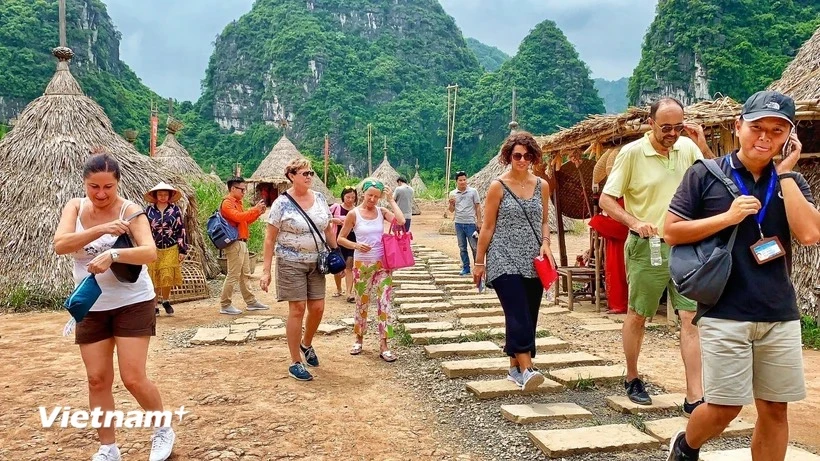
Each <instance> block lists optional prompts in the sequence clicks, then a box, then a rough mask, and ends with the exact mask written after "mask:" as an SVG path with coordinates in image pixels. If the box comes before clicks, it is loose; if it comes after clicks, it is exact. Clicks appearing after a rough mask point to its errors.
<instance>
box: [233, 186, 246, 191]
mask: <svg viewBox="0 0 820 461" xmlns="http://www.w3.org/2000/svg"><path fill="white" fill-rule="evenodd" d="M233 187H234V189H239V190H241V191H242V192H245V191H246V190H248V188H247V187H239V186H233Z"/></svg>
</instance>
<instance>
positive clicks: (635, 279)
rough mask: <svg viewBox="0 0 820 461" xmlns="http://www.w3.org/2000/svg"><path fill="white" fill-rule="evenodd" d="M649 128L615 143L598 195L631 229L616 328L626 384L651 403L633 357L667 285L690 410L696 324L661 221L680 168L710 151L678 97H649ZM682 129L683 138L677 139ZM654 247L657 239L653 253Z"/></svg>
mask: <svg viewBox="0 0 820 461" xmlns="http://www.w3.org/2000/svg"><path fill="white" fill-rule="evenodd" d="M649 126H650V127H651V129H650V131H648V132H647V133H646V135H645V136H644V137H643V138H641V139H638V140H637V141H634V142H631V143H629V144H627V145H626V146H624V147H623V149H621V152H620V153H619V154H618V156H617V157H616V159H615V165H614V166H613V168H612V172H611V173H610V175H609V177H608V178H607V180H606V185H605V186H604V190H603V194H602V195H601V199H600V204H601V208H603V210H604V211H606V212H607V214H609V216H611V217H612V218H614V219H616V220H617V221H619V222H621V223H622V224H624V225H625V226H628V227H629V230H630V231H629V233H630V235H629V238H628V239H627V241H626V245H625V248H624V253H625V257H626V273H627V282H628V284H629V311H628V313H627V316H626V320H625V321H624V327H623V333H622V336H623V345H624V355H625V356H626V381H625V382H624V387H625V388H626V393H627V396H628V397H629V399H630V400H631V401H633V402H635V403H637V404H639V405H651V404H652V399H651V398H650V397H649V394H648V393H647V392H646V388H645V386H644V382H643V380H641V378H640V377H639V375H638V355H639V354H640V351H641V344H642V343H643V338H644V331H645V325H646V319H647V318H650V319H651V318H652V317H653V316H654V315H655V313H656V312H657V311H658V304H659V303H660V299H661V297H662V296H663V291H664V289H666V290H668V296H667V299H668V301H667V302H671V304H672V306H673V307H674V308H675V310H676V311H677V312H678V313H679V315H680V319H681V337H680V347H681V356H682V357H683V366H684V369H685V371H686V398H685V399H684V401H683V412H684V415H686V416H688V415H689V414H691V412H692V411H694V409H695V407H696V406H697V405H699V404H700V403H702V401H703V400H702V397H703V385H702V383H701V364H700V344H699V338H698V329H697V327H696V326H694V325H692V323H691V322H692V318H693V317H694V315H695V312H696V310H697V306H696V304H695V302H694V301H692V300H689V299H687V298H685V297H683V296H681V295H680V294H679V293H678V292H677V290H675V287H674V284H673V283H672V281H671V278H670V276H669V260H668V258H669V246H668V245H666V243H664V242H663V240H662V238H663V222H664V219H665V218H666V212H667V210H668V209H669V203H670V202H671V201H672V197H673V196H674V195H675V192H676V191H677V189H678V185H679V184H680V182H681V180H683V175H684V173H686V170H687V169H689V167H690V166H692V165H693V164H694V163H695V160H697V159H700V158H703V156H704V155H706V156H707V157H710V158H711V157H713V155H712V151H711V150H710V149H709V146H708V145H707V144H706V137H705V136H704V135H703V128H701V127H700V126H699V125H695V124H684V122H683V104H681V103H680V101H678V100H676V99H672V98H664V99H660V100H658V101H656V102H655V103H653V104H652V105H651V106H650V109H649ZM684 131H686V132H687V134H688V135H689V138H686V137H681V134H683V132H684ZM690 138H691V139H690ZM693 139H694V141H693ZM620 197H623V198H624V205H625V208H621V207H620V206H618V203H617V202H616V200H617V199H618V198H620ZM658 239H660V243H659V244H658ZM652 245H656V251H655V254H654V255H653V251H652V248H651V246H652Z"/></svg>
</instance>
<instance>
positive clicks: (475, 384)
mask: <svg viewBox="0 0 820 461" xmlns="http://www.w3.org/2000/svg"><path fill="white" fill-rule="evenodd" d="M508 364H509V362H508ZM465 388H466V389H467V391H468V392H471V393H472V394H473V395H475V396H476V398H477V399H479V400H486V399H494V398H497V397H505V396H508V395H532V394H554V393H557V392H561V391H563V390H564V386H563V385H561V384H559V383H556V382H555V381H553V380H551V379H545V380H544V382H543V383H542V384H541V385H540V386H538V387H537V388H536V389H534V390H532V391H524V390H522V389H521V388H520V387H519V386H518V384H515V383H514V382H512V381H510V380H508V379H506V378H504V379H493V380H486V381H470V382H469V383H467V384H466V385H465Z"/></svg>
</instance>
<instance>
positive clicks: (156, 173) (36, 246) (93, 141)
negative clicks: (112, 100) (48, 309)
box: [0, 47, 207, 305]
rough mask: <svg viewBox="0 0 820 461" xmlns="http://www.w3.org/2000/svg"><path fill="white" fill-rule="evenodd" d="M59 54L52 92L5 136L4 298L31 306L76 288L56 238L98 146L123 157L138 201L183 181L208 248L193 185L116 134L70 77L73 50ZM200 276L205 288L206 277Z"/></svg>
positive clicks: (0, 177)
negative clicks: (63, 214) (152, 190)
mask: <svg viewBox="0 0 820 461" xmlns="http://www.w3.org/2000/svg"><path fill="white" fill-rule="evenodd" d="M53 54H54V56H56V57H57V58H58V59H59V62H58V64H57V71H56V73H55V75H54V77H53V78H52V79H51V82H50V83H49V84H48V86H47V87H46V90H45V93H44V94H43V96H41V97H39V98H37V99H35V100H34V101H32V102H31V103H30V104H29V105H28V106H26V108H25V109H24V110H23V112H22V113H21V114H20V116H19V119H18V121H17V124H16V125H15V127H14V129H12V130H11V131H10V132H9V133H8V134H7V135H6V136H5V137H4V138H3V139H2V141H0V203H3V204H4V206H6V207H7V208H8V210H7V211H6V212H4V213H0V247H2V248H3V251H2V252H0V299H2V300H6V301H7V300H8V299H9V297H10V295H13V294H15V293H16V294H18V295H19V294H24V295H25V296H26V298H27V301H26V302H27V303H29V304H51V305H53V304H54V302H55V301H56V300H58V299H60V298H62V297H64V296H65V295H67V294H68V292H69V291H70V290H71V289H72V288H73V285H74V283H73V277H72V262H71V258H70V257H68V256H57V255H56V254H55V253H54V250H53V248H52V239H53V236H54V232H55V229H56V228H57V223H58V222H59V219H60V209H61V208H62V207H63V206H64V205H65V203H66V202H68V201H69V199H71V198H75V197H82V196H83V195H84V190H83V184H82V180H81V177H82V170H83V166H84V164H85V161H86V159H87V158H88V156H89V155H90V151H91V149H92V148H94V147H96V146H102V147H104V148H105V149H106V150H107V151H108V152H110V153H111V154H112V155H114V157H116V158H117V160H118V161H119V162H120V166H121V169H122V180H121V182H120V188H119V193H120V195H122V196H123V197H125V198H127V199H129V200H132V201H134V202H135V203H143V199H142V195H143V194H144V193H145V191H147V190H149V189H150V188H152V187H153V186H154V185H156V184H157V183H158V182H160V181H165V182H168V183H171V184H174V185H176V186H178V187H179V188H180V190H182V192H183V198H182V200H180V207H181V208H182V210H183V213H184V214H185V217H186V224H188V225H189V229H191V230H192V231H191V232H190V234H189V235H190V236H191V239H192V244H193V246H194V248H195V249H197V250H200V251H202V250H203V246H204V241H203V239H202V236H201V234H200V233H199V232H198V229H199V228H198V226H197V225H196V224H193V225H191V224H190V223H191V222H193V223H196V203H195V200H194V198H193V190H192V189H191V187H190V186H189V185H188V184H187V183H185V181H184V180H183V179H182V178H181V177H179V176H178V175H176V174H174V173H173V172H171V171H169V170H167V169H166V168H164V167H162V166H159V165H157V164H156V163H155V162H154V161H153V160H152V159H150V158H149V157H147V156H144V155H141V154H140V153H139V152H137V151H136V150H135V149H134V147H133V146H132V145H131V144H129V143H128V142H127V141H126V140H125V139H123V138H121V137H120V136H119V135H117V134H116V133H115V132H114V130H113V128H112V125H111V121H110V120H109V119H108V117H107V116H106V115H105V112H104V111H103V110H102V108H101V107H100V106H99V105H97V103H95V102H94V101H93V100H92V99H91V98H88V97H87V96H85V95H84V94H83V92H82V89H81V88H80V85H79V84H78V83H77V81H76V80H75V79H74V77H73V76H72V75H71V72H70V70H69V66H68V62H69V60H70V59H71V58H72V57H73V55H74V54H73V52H72V51H71V50H70V49H69V48H65V47H59V48H55V49H54V51H53ZM23 197H25V203H24V202H23V200H22V198H23ZM198 267H199V269H198V270H199V273H200V274H202V268H201V265H200V266H198ZM201 278H202V282H203V283H202V285H203V286H204V274H202V277H201ZM204 288H205V289H206V290H207V286H204ZM206 293H207V291H206ZM206 296H207V294H206ZM0 302H3V301H0Z"/></svg>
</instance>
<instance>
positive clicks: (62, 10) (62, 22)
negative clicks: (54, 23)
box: [59, 0, 68, 46]
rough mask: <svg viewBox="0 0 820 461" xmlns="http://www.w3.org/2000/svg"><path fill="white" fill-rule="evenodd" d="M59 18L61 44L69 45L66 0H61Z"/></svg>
mask: <svg viewBox="0 0 820 461" xmlns="http://www.w3.org/2000/svg"><path fill="white" fill-rule="evenodd" d="M59 15H60V16H59V20H60V46H68V40H67V39H66V30H65V29H66V27H65V0H60V6H59Z"/></svg>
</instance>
